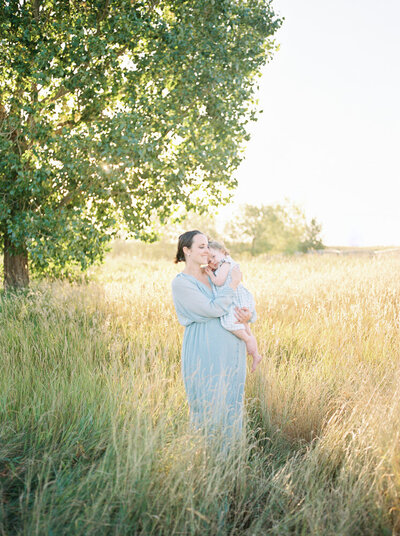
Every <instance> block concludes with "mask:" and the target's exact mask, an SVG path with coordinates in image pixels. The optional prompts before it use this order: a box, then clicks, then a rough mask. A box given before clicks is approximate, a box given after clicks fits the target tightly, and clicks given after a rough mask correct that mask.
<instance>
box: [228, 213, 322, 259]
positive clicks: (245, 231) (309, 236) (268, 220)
mask: <svg viewBox="0 0 400 536" xmlns="http://www.w3.org/2000/svg"><path fill="white" fill-rule="evenodd" d="M320 232H321V226H320V225H319V224H317V222H316V220H315V219H313V220H311V223H310V224H308V223H307V220H306V217H305V214H304V212H303V211H302V210H301V208H299V207H298V206H296V205H294V204H288V203H287V204H285V205H261V206H254V205H243V206H242V207H241V211H240V213H239V214H238V215H237V216H234V217H233V218H232V219H231V221H230V222H229V224H228V225H227V227H226V233H227V235H228V237H229V243H230V246H231V247H232V248H233V250H234V251H237V252H238V253H243V252H246V251H247V252H249V253H250V254H251V255H259V254H261V253H268V252H271V253H277V252H281V253H287V254H292V253H295V252H296V251H302V252H307V251H308V250H310V249H312V248H314V249H321V248H322V247H324V246H323V244H322V242H321V240H320V238H319V233H320Z"/></svg>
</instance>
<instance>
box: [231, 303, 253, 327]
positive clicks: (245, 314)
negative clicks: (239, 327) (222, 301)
mask: <svg viewBox="0 0 400 536" xmlns="http://www.w3.org/2000/svg"><path fill="white" fill-rule="evenodd" d="M235 316H236V318H237V322H236V324H247V323H248V322H249V321H250V319H251V317H252V316H253V315H252V313H251V311H250V309H249V308H248V307H235Z"/></svg>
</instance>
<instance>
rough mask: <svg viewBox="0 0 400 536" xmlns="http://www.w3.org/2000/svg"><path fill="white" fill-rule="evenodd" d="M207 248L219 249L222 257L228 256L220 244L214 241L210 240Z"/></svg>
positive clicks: (227, 252)
mask: <svg viewBox="0 0 400 536" xmlns="http://www.w3.org/2000/svg"><path fill="white" fill-rule="evenodd" d="M208 247H209V248H212V249H219V250H220V251H222V253H223V254H224V255H229V251H228V250H227V249H226V247H225V246H224V244H223V243H222V242H217V241H216V240H210V241H209V242H208Z"/></svg>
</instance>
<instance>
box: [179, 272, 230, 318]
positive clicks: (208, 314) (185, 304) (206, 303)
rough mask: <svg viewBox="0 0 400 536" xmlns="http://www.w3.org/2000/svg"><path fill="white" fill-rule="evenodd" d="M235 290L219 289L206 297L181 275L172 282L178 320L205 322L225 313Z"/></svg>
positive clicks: (195, 285)
mask: <svg viewBox="0 0 400 536" xmlns="http://www.w3.org/2000/svg"><path fill="white" fill-rule="evenodd" d="M234 295H235V292H234V290H233V288H231V287H225V288H223V289H221V291H220V292H219V293H218V295H216V296H213V297H212V298H209V297H207V296H206V295H205V294H204V293H203V292H202V291H201V290H200V289H199V288H198V286H197V284H196V282H195V281H193V280H191V279H190V278H188V277H185V276H181V277H177V278H176V279H174V281H173V282H172V297H173V300H174V304H175V308H176V311H177V313H178V317H179V320H180V322H181V320H183V321H182V322H181V323H182V324H183V325H188V324H190V323H191V322H207V321H208V320H209V319H210V318H219V317H220V316H223V315H224V314H226V313H227V312H228V310H229V307H230V306H231V304H232V303H233V299H234Z"/></svg>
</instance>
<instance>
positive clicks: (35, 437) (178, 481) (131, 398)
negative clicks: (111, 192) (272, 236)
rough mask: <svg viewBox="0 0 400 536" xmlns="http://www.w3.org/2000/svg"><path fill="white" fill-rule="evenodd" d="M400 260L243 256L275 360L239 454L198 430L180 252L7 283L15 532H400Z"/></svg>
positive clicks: (7, 439) (1, 475)
mask: <svg viewBox="0 0 400 536" xmlns="http://www.w3.org/2000/svg"><path fill="white" fill-rule="evenodd" d="M399 268H400V260H399V259H398V258H396V257H386V258H382V257H380V258H361V257H346V258H327V257H323V258H321V257H302V258H295V259H270V260H268V261H266V260H264V261H261V260H259V261H251V262H249V263H243V265H242V270H243V271H244V273H245V276H246V277H245V284H246V285H247V286H248V288H249V289H250V290H252V291H253V293H254V294H255V296H256V301H257V309H258V315H259V316H258V321H257V323H256V324H255V326H254V331H255V334H256V336H257V338H258V341H259V346H260V349H261V351H262V353H263V355H264V359H263V361H262V363H261V365H260V367H259V369H258V370H257V372H256V373H254V374H252V375H249V376H248V379H247V385H246V409H247V412H246V413H247V416H246V426H247V434H246V438H245V439H244V440H243V442H242V443H241V444H239V445H237V448H236V449H235V450H232V451H231V452H230V453H229V455H228V456H225V455H222V454H221V453H220V452H218V450H213V449H212V448H210V446H209V445H207V444H205V443H204V442H203V439H202V438H201V437H200V436H196V435H195V434H194V433H193V432H192V431H191V430H190V428H189V427H188V408H187V403H186V397H185V393H184V389H183V383H182V380H181V375H180V357H179V354H180V345H181V338H182V329H181V327H180V326H179V325H178V323H177V321H176V318H175V313H174V310H173V306H172V301H171V295H170V282H171V279H172V278H173V277H174V275H175V273H176V272H177V270H178V269H177V268H176V267H175V266H174V265H172V264H171V263H168V262H166V261H162V260H160V261H146V260H144V259H134V258H133V257H129V256H113V257H112V256H110V257H109V258H108V259H107V262H106V264H105V265H104V266H103V267H102V268H101V269H98V270H97V271H96V272H94V274H93V280H92V282H91V283H89V284H87V285H69V284H64V283H52V284H49V283H48V284H44V283H41V284H37V285H34V286H33V287H32V289H31V291H29V292H28V293H24V294H19V295H14V296H3V297H2V298H1V300H0V354H1V366H2V370H1V375H0V407H1V417H2V421H1V431H0V434H1V437H0V463H1V465H0V479H1V501H0V531H1V534H4V535H13V534H19V535H44V534H48V535H59V534H60V535H61V534H63V535H64V534H73V535H79V534H82V535H91V534H93V535H103V534H104V535H105V534H115V535H125V534H126V535H135V534H143V535H151V534H154V535H172V534H177V535H178V534H181V535H192V534H193V535H197V534H199V535H207V534H210V535H211V534H220V535H224V534H227V535H228V534H230V535H235V534H236V535H241V534H246V535H264V534H271V535H279V536H281V535H293V534H299V535H300V534H304V535H316V536H317V535H318V536H319V535H324V536H325V535H348V536H355V535H362V536H364V535H371V536H372V535H374V536H376V535H380V534H382V535H390V534H400V516H399V509H400V501H399V493H400V449H399V440H400V396H399V395H400V392H399V391H400V381H399V380H400V368H399V353H400V350H399V349H400V332H399V327H400V325H399V324H400V315H399V309H400V305H399V304H400V281H399V278H398V276H397V274H398V273H399Z"/></svg>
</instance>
